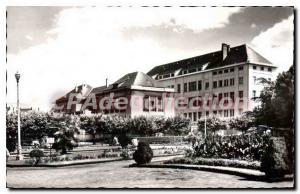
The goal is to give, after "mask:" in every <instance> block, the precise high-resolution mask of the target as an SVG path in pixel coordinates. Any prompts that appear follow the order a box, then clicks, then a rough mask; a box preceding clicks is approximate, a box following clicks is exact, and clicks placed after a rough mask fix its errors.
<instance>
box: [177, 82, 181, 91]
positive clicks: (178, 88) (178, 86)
mask: <svg viewBox="0 0 300 194" xmlns="http://www.w3.org/2000/svg"><path fill="white" fill-rule="evenodd" d="M177 92H178V93H181V84H177Z"/></svg>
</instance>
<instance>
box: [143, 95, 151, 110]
mask: <svg viewBox="0 0 300 194" xmlns="http://www.w3.org/2000/svg"><path fill="white" fill-rule="evenodd" d="M149 103H150V102H149V96H144V99H143V111H145V112H148V111H149V106H150V105H149Z"/></svg>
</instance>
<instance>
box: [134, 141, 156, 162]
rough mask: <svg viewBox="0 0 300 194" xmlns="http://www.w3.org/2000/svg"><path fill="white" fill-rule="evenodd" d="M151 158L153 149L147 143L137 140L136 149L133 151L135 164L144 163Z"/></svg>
mask: <svg viewBox="0 0 300 194" xmlns="http://www.w3.org/2000/svg"><path fill="white" fill-rule="evenodd" d="M152 158H153V151H152V149H151V147H150V146H149V144H147V143H145V142H139V144H138V148H137V150H136V151H135V152H134V153H133V159H134V161H135V162H136V163H137V164H146V163H149V162H150V161H151V159H152Z"/></svg>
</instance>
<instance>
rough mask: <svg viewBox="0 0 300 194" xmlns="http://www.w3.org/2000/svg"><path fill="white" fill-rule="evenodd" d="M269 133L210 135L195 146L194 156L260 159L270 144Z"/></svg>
mask: <svg viewBox="0 0 300 194" xmlns="http://www.w3.org/2000/svg"><path fill="white" fill-rule="evenodd" d="M268 138H269V135H268V134H263V135H260V134H255V133H253V134H245V135H236V136H218V135H216V136H209V137H207V138H206V139H205V140H204V141H200V142H199V143H198V144H197V145H196V146H195V147H194V152H193V154H192V155H193V156H194V157H203V158H225V159H240V160H249V161H254V160H257V161H260V160H261V157H262V155H263V153H264V150H265V147H266V146H268Z"/></svg>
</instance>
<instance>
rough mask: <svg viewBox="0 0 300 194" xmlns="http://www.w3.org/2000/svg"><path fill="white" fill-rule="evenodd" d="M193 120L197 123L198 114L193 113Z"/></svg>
mask: <svg viewBox="0 0 300 194" xmlns="http://www.w3.org/2000/svg"><path fill="white" fill-rule="evenodd" d="M193 120H194V121H197V112H194V113H193Z"/></svg>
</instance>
